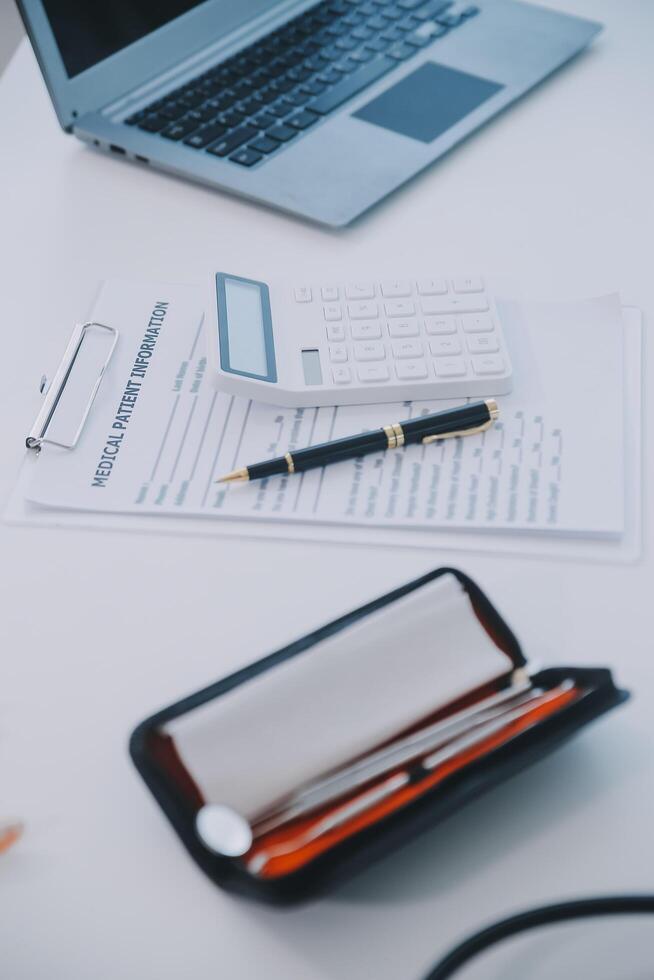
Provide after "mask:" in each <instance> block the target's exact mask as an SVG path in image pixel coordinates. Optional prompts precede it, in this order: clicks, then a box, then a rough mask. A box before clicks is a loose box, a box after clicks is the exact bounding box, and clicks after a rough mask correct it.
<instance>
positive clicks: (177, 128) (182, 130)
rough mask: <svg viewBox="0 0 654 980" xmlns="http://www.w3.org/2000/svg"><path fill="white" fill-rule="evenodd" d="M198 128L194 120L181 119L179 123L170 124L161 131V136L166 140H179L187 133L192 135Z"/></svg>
mask: <svg viewBox="0 0 654 980" xmlns="http://www.w3.org/2000/svg"><path fill="white" fill-rule="evenodd" d="M197 128H198V122H197V120H195V119H181V120H180V121H179V122H174V123H171V125H170V126H167V127H166V129H162V130H161V135H162V136H163V137H165V138H166V139H167V140H175V142H177V140H181V139H183V138H184V137H185V136H188V135H189V133H192V132H193V131H194V130H196V129H197Z"/></svg>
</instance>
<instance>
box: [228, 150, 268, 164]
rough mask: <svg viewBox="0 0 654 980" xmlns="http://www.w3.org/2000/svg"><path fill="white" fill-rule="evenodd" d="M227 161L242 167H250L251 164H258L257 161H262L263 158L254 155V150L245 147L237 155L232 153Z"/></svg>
mask: <svg viewBox="0 0 654 980" xmlns="http://www.w3.org/2000/svg"><path fill="white" fill-rule="evenodd" d="M229 159H230V160H232V161H233V162H234V163H240V164H241V166H242V167H251V166H253V164H255V163H258V162H259V160H262V159H263V157H262V156H261V154H260V153H255V152H254V150H249V149H247V147H246V148H245V149H243V150H239V151H238V152H237V153H233V154H232V155H231V157H230V158H229Z"/></svg>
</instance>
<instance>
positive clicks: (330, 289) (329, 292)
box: [320, 286, 338, 303]
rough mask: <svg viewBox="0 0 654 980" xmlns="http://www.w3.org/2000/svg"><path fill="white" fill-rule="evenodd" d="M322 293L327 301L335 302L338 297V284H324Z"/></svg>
mask: <svg viewBox="0 0 654 980" xmlns="http://www.w3.org/2000/svg"><path fill="white" fill-rule="evenodd" d="M320 295H321V296H322V298H323V300H324V301H325V303H334V302H335V301H336V300H337V299H338V286H323V287H322V289H321V290H320Z"/></svg>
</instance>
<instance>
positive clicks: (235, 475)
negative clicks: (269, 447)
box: [216, 467, 250, 483]
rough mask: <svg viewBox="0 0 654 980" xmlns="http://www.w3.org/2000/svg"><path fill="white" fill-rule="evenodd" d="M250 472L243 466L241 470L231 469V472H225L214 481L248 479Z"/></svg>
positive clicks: (230, 481)
mask: <svg viewBox="0 0 654 980" xmlns="http://www.w3.org/2000/svg"><path fill="white" fill-rule="evenodd" d="M249 479H250V474H249V473H248V470H247V467H243V469H242V470H232V472H231V473H227V474H225V476H221V477H219V478H218V479H217V480H216V483H236V482H237V481H239V480H249Z"/></svg>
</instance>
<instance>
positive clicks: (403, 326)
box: [388, 320, 420, 338]
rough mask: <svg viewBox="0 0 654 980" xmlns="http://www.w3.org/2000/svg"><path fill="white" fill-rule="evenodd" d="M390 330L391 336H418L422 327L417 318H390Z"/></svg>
mask: <svg viewBox="0 0 654 980" xmlns="http://www.w3.org/2000/svg"><path fill="white" fill-rule="evenodd" d="M388 332H389V334H390V335H391V337H397V338H400V337H417V336H419V334H420V328H419V327H418V321H417V320H389V321H388Z"/></svg>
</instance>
